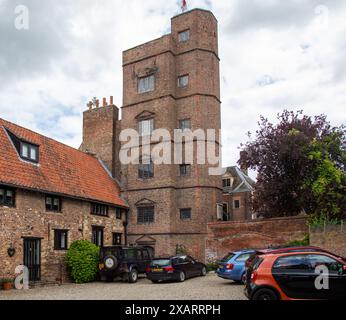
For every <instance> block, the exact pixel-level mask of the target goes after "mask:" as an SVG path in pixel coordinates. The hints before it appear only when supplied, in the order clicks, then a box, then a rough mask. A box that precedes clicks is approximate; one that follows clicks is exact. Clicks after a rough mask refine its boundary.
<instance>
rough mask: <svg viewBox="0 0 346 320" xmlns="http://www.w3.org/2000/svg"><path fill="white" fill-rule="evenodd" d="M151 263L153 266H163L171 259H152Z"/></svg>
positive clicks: (167, 264) (169, 262) (169, 263)
mask: <svg viewBox="0 0 346 320" xmlns="http://www.w3.org/2000/svg"><path fill="white" fill-rule="evenodd" d="M151 265H152V266H155V267H165V266H169V265H171V260H169V259H160V260H153V261H152V262H151Z"/></svg>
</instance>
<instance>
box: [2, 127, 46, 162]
mask: <svg viewBox="0 0 346 320" xmlns="http://www.w3.org/2000/svg"><path fill="white" fill-rule="evenodd" d="M6 131H7V133H8V135H9V137H10V138H11V140H12V143H13V145H14V147H15V148H16V150H17V152H18V154H19V156H20V157H21V158H22V159H23V160H25V161H30V162H33V163H38V162H39V146H38V145H37V144H33V143H30V142H28V141H25V140H22V139H20V138H19V137H17V136H16V135H15V134H13V133H12V132H11V131H10V130H8V129H6Z"/></svg>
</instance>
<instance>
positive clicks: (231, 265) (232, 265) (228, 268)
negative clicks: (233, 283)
mask: <svg viewBox="0 0 346 320" xmlns="http://www.w3.org/2000/svg"><path fill="white" fill-rule="evenodd" d="M233 268H234V264H232V263H227V264H226V269H227V270H233Z"/></svg>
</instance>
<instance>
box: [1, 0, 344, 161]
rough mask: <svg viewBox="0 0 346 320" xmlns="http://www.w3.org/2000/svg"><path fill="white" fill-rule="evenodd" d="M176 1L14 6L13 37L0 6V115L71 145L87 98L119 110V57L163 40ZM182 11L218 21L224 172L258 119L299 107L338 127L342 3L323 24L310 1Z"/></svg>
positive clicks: (194, 2)
mask: <svg viewBox="0 0 346 320" xmlns="http://www.w3.org/2000/svg"><path fill="white" fill-rule="evenodd" d="M178 3H179V1H163V0H162V1H158V0H148V1H140V0H127V1H117V0H74V1H69V0H60V1H59V2H57V1H52V0H45V1H40V2H38V1H35V0H21V1H20V4H24V5H27V6H28V7H29V10H30V11H29V12H30V28H31V29H30V30H28V31H18V30H16V29H15V28H14V24H13V21H14V7H15V6H16V5H17V4H19V2H18V3H17V1H13V0H0V15H1V19H0V38H1V41H0V82H1V86H0V94H1V102H0V116H1V117H3V118H6V119H8V120H10V121H14V122H16V123H18V124H21V125H24V126H26V127H29V128H31V129H33V130H36V131H39V132H42V133H44V134H46V135H48V136H51V137H53V138H56V139H58V140H60V141H63V142H65V143H67V144H70V145H72V146H74V147H78V146H79V144H80V142H81V141H80V140H81V131H82V127H81V118H82V112H83V111H84V110H85V103H86V102H87V100H88V99H90V98H92V97H93V96H98V97H102V96H109V95H114V96H115V102H116V104H117V105H118V106H121V104H122V66H121V64H122V51H123V50H126V49H128V48H131V47H133V46H136V45H138V44H141V43H143V42H146V41H149V40H151V39H154V38H157V37H159V36H161V35H162V34H164V33H166V32H168V31H169V28H170V18H171V17H172V16H173V15H174V14H176V13H177V12H178V11H179V5H178ZM188 4H189V7H190V8H194V7H201V8H205V9H212V10H213V12H214V14H215V16H216V17H217V18H218V20H219V37H220V48H219V51H220V57H221V79H222V81H221V83H222V91H221V94H222V101H223V105H222V123H223V140H224V141H223V144H224V156H223V159H224V164H225V165H234V164H235V162H236V161H237V160H238V152H239V150H238V149H237V147H238V146H239V144H240V143H241V142H245V141H246V139H247V137H246V135H245V134H246V132H248V131H253V132H254V131H255V130H256V127H257V121H258V119H259V115H260V114H263V115H264V116H266V117H269V118H270V119H272V120H274V119H275V116H276V114H277V113H278V112H281V111H282V110H283V109H284V108H289V109H303V110H304V111H305V113H307V114H311V115H316V114H320V113H325V114H327V116H328V119H329V120H331V121H332V123H333V124H334V125H340V124H342V123H345V117H346V116H345V111H344V109H345V105H346V90H345V88H346V61H345V56H346V40H345V36H344V35H345V32H346V20H345V18H344V17H345V15H346V3H345V1H343V0H329V1H327V0H325V1H324V2H323V5H324V6H325V7H323V8H327V9H328V11H327V13H328V15H327V16H325V15H323V14H322V15H321V10H320V11H318V10H317V11H316V8H318V5H320V4H321V3H320V1H317V0H299V1H298V0H289V1H284V2H283V1H279V0H268V1H259V0H247V1H244V0H230V1H223V0H214V1H208V0H190V1H188ZM322 13H323V11H322ZM326 17H327V18H328V20H325V18H326ZM325 21H327V22H328V24H325Z"/></svg>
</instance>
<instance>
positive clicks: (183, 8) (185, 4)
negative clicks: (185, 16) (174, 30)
mask: <svg viewBox="0 0 346 320" xmlns="http://www.w3.org/2000/svg"><path fill="white" fill-rule="evenodd" d="M186 10H187V3H186V0H183V1H182V3H181V11H183V12H185V11H186Z"/></svg>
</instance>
